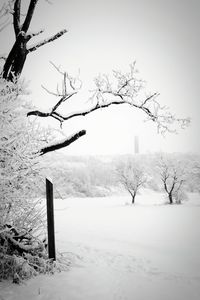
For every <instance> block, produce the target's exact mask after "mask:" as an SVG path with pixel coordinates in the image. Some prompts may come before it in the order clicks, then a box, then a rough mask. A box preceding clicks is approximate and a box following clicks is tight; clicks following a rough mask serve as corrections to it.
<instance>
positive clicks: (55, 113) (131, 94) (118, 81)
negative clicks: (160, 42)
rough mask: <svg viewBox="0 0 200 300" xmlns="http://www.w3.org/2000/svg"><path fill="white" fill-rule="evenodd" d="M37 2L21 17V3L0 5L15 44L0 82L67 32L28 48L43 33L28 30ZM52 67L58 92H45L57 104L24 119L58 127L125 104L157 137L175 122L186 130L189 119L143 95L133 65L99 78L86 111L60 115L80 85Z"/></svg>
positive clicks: (62, 143) (11, 78)
mask: <svg viewBox="0 0 200 300" xmlns="http://www.w3.org/2000/svg"><path fill="white" fill-rule="evenodd" d="M38 1H39V0H30V1H29V6H28V10H27V12H26V14H25V16H24V15H22V13H21V7H22V6H21V3H22V1H21V0H8V1H6V2H5V3H7V5H3V6H2V8H1V16H2V18H4V17H6V18H7V16H8V15H9V13H10V14H12V17H13V28H14V33H15V42H14V44H13V47H12V49H11V50H10V53H9V54H8V56H7V57H5V58H4V59H5V63H4V65H3V71H2V76H3V78H4V79H6V80H8V81H14V80H16V79H18V78H19V76H20V74H21V72H22V70H23V67H24V63H25V61H26V58H27V55H28V54H29V53H31V52H33V51H36V50H37V49H38V48H39V47H41V46H43V45H45V44H47V43H49V42H52V41H54V40H56V39H58V38H59V37H61V36H62V35H63V34H65V33H66V32H67V31H66V29H63V30H61V31H59V32H58V33H56V34H54V35H53V36H51V37H49V38H46V39H43V40H42V41H40V42H38V43H36V44H33V45H30V46H29V43H28V42H29V41H30V40H31V39H32V38H34V37H35V36H38V35H40V34H42V33H43V31H44V30H39V31H35V32H30V30H29V27H30V23H31V20H32V18H33V15H34V12H35V8H36V5H37V3H38ZM6 20H7V19H6ZM7 22H8V21H5V26H7ZM2 24H3V25H2V28H4V23H2ZM54 67H55V68H56V70H57V71H58V72H59V73H60V74H61V76H62V88H61V89H58V88H57V89H56V92H52V91H50V90H49V89H46V91H47V92H48V93H50V94H54V96H56V97H57V98H58V100H57V101H55V105H53V106H52V107H51V108H50V109H48V111H40V110H32V111H30V112H29V113H28V114H27V116H37V117H41V118H46V117H50V118H54V119H56V120H57V121H59V123H60V126H61V127H62V124H63V122H65V121H68V120H69V119H72V118H77V117H81V116H86V115H87V114H89V113H92V112H95V111H97V110H99V109H103V108H108V107H110V106H112V105H122V104H125V105H130V107H132V108H135V109H137V110H138V111H141V112H143V113H144V115H145V116H146V119H147V120H151V121H153V122H154V123H155V124H156V125H157V128H158V131H159V132H161V133H165V132H166V131H171V132H172V131H174V129H173V126H174V124H175V123H176V122H178V123H179V124H180V125H181V127H182V128H184V127H186V126H187V125H188V123H189V119H186V118H185V119H181V118H177V117H176V116H175V115H174V114H172V113H171V112H170V111H169V110H168V108H167V107H165V106H161V105H160V104H159V102H158V100H157V98H158V96H159V93H157V92H154V93H148V92H146V87H145V82H144V81H143V80H142V79H141V78H139V76H138V71H137V69H136V66H135V63H133V64H131V65H130V68H129V70H128V72H125V73H123V72H122V71H116V70H115V71H113V73H112V76H108V75H99V76H98V77H97V78H95V80H94V88H93V90H92V91H91V97H90V100H91V101H90V107H85V109H83V110H76V111H73V112H71V111H69V112H67V113H64V112H63V111H61V107H63V103H69V102H70V101H71V100H72V97H73V99H75V96H76V95H77V94H78V92H79V90H80V88H81V87H82V84H81V81H80V79H79V78H77V77H73V76H71V75H69V74H68V73H67V72H65V71H62V70H61V69H60V68H58V67H57V66H55V65H54ZM86 100H87V99H86ZM85 102H86V101H85ZM85 134H86V130H84V129H83V130H80V131H78V132H75V133H73V134H71V135H70V136H66V137H64V138H63V139H62V140H59V141H55V142H54V143H52V144H50V145H47V146H46V147H45V148H42V149H39V150H38V152H39V153H40V155H44V154H46V153H48V152H51V151H55V150H58V149H61V148H63V147H66V146H69V145H70V144H71V143H73V142H75V141H76V140H78V139H79V138H80V137H82V136H84V135H85Z"/></svg>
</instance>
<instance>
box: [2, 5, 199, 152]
mask: <svg viewBox="0 0 200 300" xmlns="http://www.w3.org/2000/svg"><path fill="white" fill-rule="evenodd" d="M51 2H52V4H51V5H50V4H48V3H47V2H46V1H44V0H40V1H39V2H38V5H37V8H36V11H35V16H34V18H33V22H32V26H31V29H32V30H35V29H36V30H37V29H41V28H44V29H45V33H44V34H43V36H44V37H48V36H49V35H52V34H54V33H56V32H57V31H59V30H60V29H63V28H66V29H67V30H68V33H66V34H65V35H64V36H63V37H61V38H60V39H58V40H56V41H55V42H53V43H50V44H48V45H46V46H43V47H42V48H40V49H38V50H37V51H35V52H33V53H31V54H29V56H28V59H27V62H26V65H25V68H24V71H23V76H24V77H26V78H27V79H29V80H30V89H31V90H32V95H31V99H32V100H33V102H34V103H35V105H36V106H38V107H39V108H41V109H43V110H47V109H48V107H50V105H51V104H52V101H53V100H52V99H50V97H49V96H48V95H47V94H46V93H45V91H44V90H43V89H42V88H41V84H43V85H45V86H46V87H47V88H50V89H56V86H57V83H58V82H59V77H58V76H57V74H56V72H55V70H54V69H53V68H52V66H51V65H50V64H49V61H53V62H54V63H55V64H56V65H60V66H62V69H63V70H66V71H68V72H69V73H72V74H77V73H78V70H79V69H80V78H81V79H82V81H83V91H82V92H81V93H80V95H79V96H78V97H79V99H76V101H79V100H80V99H81V100H82V101H83V102H86V101H87V100H88V99H87V93H86V90H88V89H92V87H93V78H94V77H95V76H96V75H98V74H99V73H111V71H112V70H113V69H121V70H124V71H126V70H128V67H129V64H130V63H131V62H133V61H134V60H136V62H137V68H138V69H139V71H140V75H141V77H142V78H143V79H144V80H146V81H147V83H148V85H147V88H148V90H149V91H151V92H159V93H160V96H159V101H160V102H161V104H164V105H167V106H169V107H170V108H171V110H172V111H173V112H174V113H175V114H176V115H177V116H179V117H191V119H192V123H191V125H190V127H189V128H188V129H186V130H184V131H183V130H179V134H178V135H172V134H168V135H167V136H166V137H165V138H163V137H162V136H160V135H158V134H157V130H156V127H155V125H154V124H151V123H149V122H148V123H144V122H143V119H144V118H145V115H143V114H142V113H138V111H136V110H135V109H134V108H131V107H122V106H121V107H120V106H117V107H113V108H109V109H107V110H102V111H98V112H95V113H92V114H90V115H88V116H87V117H82V118H81V117H80V118H78V119H74V120H73V122H69V123H67V122H66V123H64V124H63V129H64V131H65V133H66V134H71V133H72V132H74V131H76V130H79V129H86V130H87V135H86V136H84V137H82V138H80V139H79V140H78V141H77V142H75V143H74V144H72V145H71V146H69V147H68V148H66V150H65V153H69V154H73V153H74V154H87V153H90V154H91V153H92V154H115V153H133V151H134V145H133V143H134V136H135V135H138V136H139V141H140V152H141V153H146V152H154V151H160V150H161V151H168V152H177V151H180V152H187V151H192V152H200V142H199V128H200V118H199V114H200V99H199V95H200V84H199V78H200V62H199V53H200V42H199V39H200V38H199V36H200V1H199V0H187V1H186V0H178V1H177V0H174V1H171V0H169V1H165V0H163V1H162V0H151V1H149V0H130V1H129V0H123V1H114V0H106V1H105V0H101V1H95V0H85V1H80V0H79V1H78V0H68V1H64V0H56V1H55V0H54V1H53V0H52V1H51ZM11 29H12V28H11V27H10V28H7V30H6V32H4V35H2V34H1V39H2V38H4V42H5V43H4V45H9V43H11V41H12V38H13V35H12V34H11V33H10V32H11ZM7 33H8V34H7ZM41 38H42V35H41ZM1 44H2V43H1ZM2 48H3V47H2ZM3 52H5V49H3ZM55 100H56V99H55ZM74 101H75V99H74ZM52 124H55V126H59V124H57V123H52Z"/></svg>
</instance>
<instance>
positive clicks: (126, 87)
mask: <svg viewBox="0 0 200 300" xmlns="http://www.w3.org/2000/svg"><path fill="white" fill-rule="evenodd" d="M53 66H54V67H55V68H56V70H57V71H58V72H59V73H60V74H61V75H62V76H63V78H64V79H63V89H62V91H61V92H60V91H59V90H58V89H57V91H56V92H50V91H49V90H48V89H46V88H45V90H46V91H47V92H48V93H50V94H52V95H54V96H57V97H61V98H60V100H59V101H58V102H57V103H56V104H55V105H54V106H53V108H52V110H51V111H50V112H42V111H39V110H34V111H30V112H29V113H28V116H39V117H53V118H55V119H57V120H58V121H59V122H61V124H62V123H63V122H64V121H67V120H69V119H72V118H75V117H80V116H86V115H87V114H90V113H92V112H94V111H96V110H98V109H102V108H107V107H109V106H111V105H120V104H127V105H130V106H131V107H133V108H135V109H138V110H140V111H142V112H144V115H145V116H146V119H145V120H146V121H147V120H151V121H153V122H154V123H155V124H156V125H157V129H158V131H159V132H161V133H165V132H166V131H170V132H173V131H175V130H174V128H173V125H174V123H175V122H178V123H179V124H180V125H181V127H182V128H185V127H186V126H187V125H188V124H189V122H190V120H189V119H188V118H184V119H180V118H177V117H176V116H175V115H174V114H172V113H171V112H170V111H169V109H168V108H167V107H165V106H161V105H160V103H159V102H158V101H157V98H158V96H159V93H157V92H155V93H148V94H147V93H146V92H145V82H144V81H143V80H141V79H140V78H139V77H138V71H137V70H136V68H135V63H133V64H131V65H130V70H129V72H127V73H122V72H121V71H113V78H112V79H110V78H109V76H107V75H101V76H98V77H97V78H96V79H95V80H94V83H95V88H94V89H93V90H92V96H91V98H90V100H91V106H90V107H89V108H88V107H87V108H86V109H83V110H76V111H72V112H69V113H68V114H67V115H66V114H64V113H61V112H60V110H59V111H58V110H57V109H58V108H59V107H61V105H62V103H63V102H64V101H66V100H68V99H69V98H71V97H72V96H73V95H74V94H77V93H78V90H79V88H80V87H81V85H80V87H79V88H78V89H76V88H75V85H76V84H75V83H76V82H77V80H76V78H74V79H73V80H72V77H70V76H69V75H68V74H67V73H66V72H62V71H61V70H60V68H59V67H56V66H55V65H53ZM67 81H68V87H70V88H71V92H67V90H68V89H67V85H66V82H67Z"/></svg>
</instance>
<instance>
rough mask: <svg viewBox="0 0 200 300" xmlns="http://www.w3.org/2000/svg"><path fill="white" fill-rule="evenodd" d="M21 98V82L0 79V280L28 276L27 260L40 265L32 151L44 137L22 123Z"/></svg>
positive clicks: (40, 218)
mask: <svg viewBox="0 0 200 300" xmlns="http://www.w3.org/2000/svg"><path fill="white" fill-rule="evenodd" d="M24 98H25V88H24V83H23V82H20V81H18V82H17V83H13V82H7V81H6V80H4V79H2V78H0V101H1V102H0V190H1V194H0V253H1V257H0V278H6V277H8V276H10V275H14V274H15V273H16V270H17V272H18V275H19V274H20V273H21V272H22V266H23V270H25V269H26V270H28V274H34V272H32V271H31V269H30V268H29V269H28V267H26V268H25V262H26V263H28V264H29V261H30V259H27V255H28V254H29V255H31V256H37V257H43V258H44V259H46V250H45V247H44V243H43V242H42V241H41V237H42V236H43V237H44V230H45V228H46V226H44V225H45V220H44V211H43V209H42V203H41V201H40V199H39V197H38V195H39V194H40V192H39V191H40V190H41V189H44V188H45V187H44V184H43V178H42V177H41V172H40V164H39V154H38V149H40V147H42V146H43V145H44V144H46V142H47V133H46V132H45V131H44V130H42V129H41V128H40V126H39V125H38V124H37V123H36V122H33V121H30V120H29V119H28V118H27V117H26V113H27V109H28V104H27V102H26V101H25V100H24ZM14 255H15V256H14ZM19 257H20V258H19ZM22 261H23V263H22V264H21V262H22ZM13 266H14V267H13ZM20 266H21V267H20ZM29 267H30V266H29ZM33 268H34V269H36V267H33ZM38 268H39V267H38ZM23 272H25V271H23ZM23 272H22V273H23ZM22 277H26V276H25V275H24V273H23V276H22Z"/></svg>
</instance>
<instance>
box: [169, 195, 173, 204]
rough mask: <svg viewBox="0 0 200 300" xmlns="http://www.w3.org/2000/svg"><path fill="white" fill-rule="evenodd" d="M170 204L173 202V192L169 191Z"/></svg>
mask: <svg viewBox="0 0 200 300" xmlns="http://www.w3.org/2000/svg"><path fill="white" fill-rule="evenodd" d="M168 196H169V204H173V198H172V193H169V195H168Z"/></svg>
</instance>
